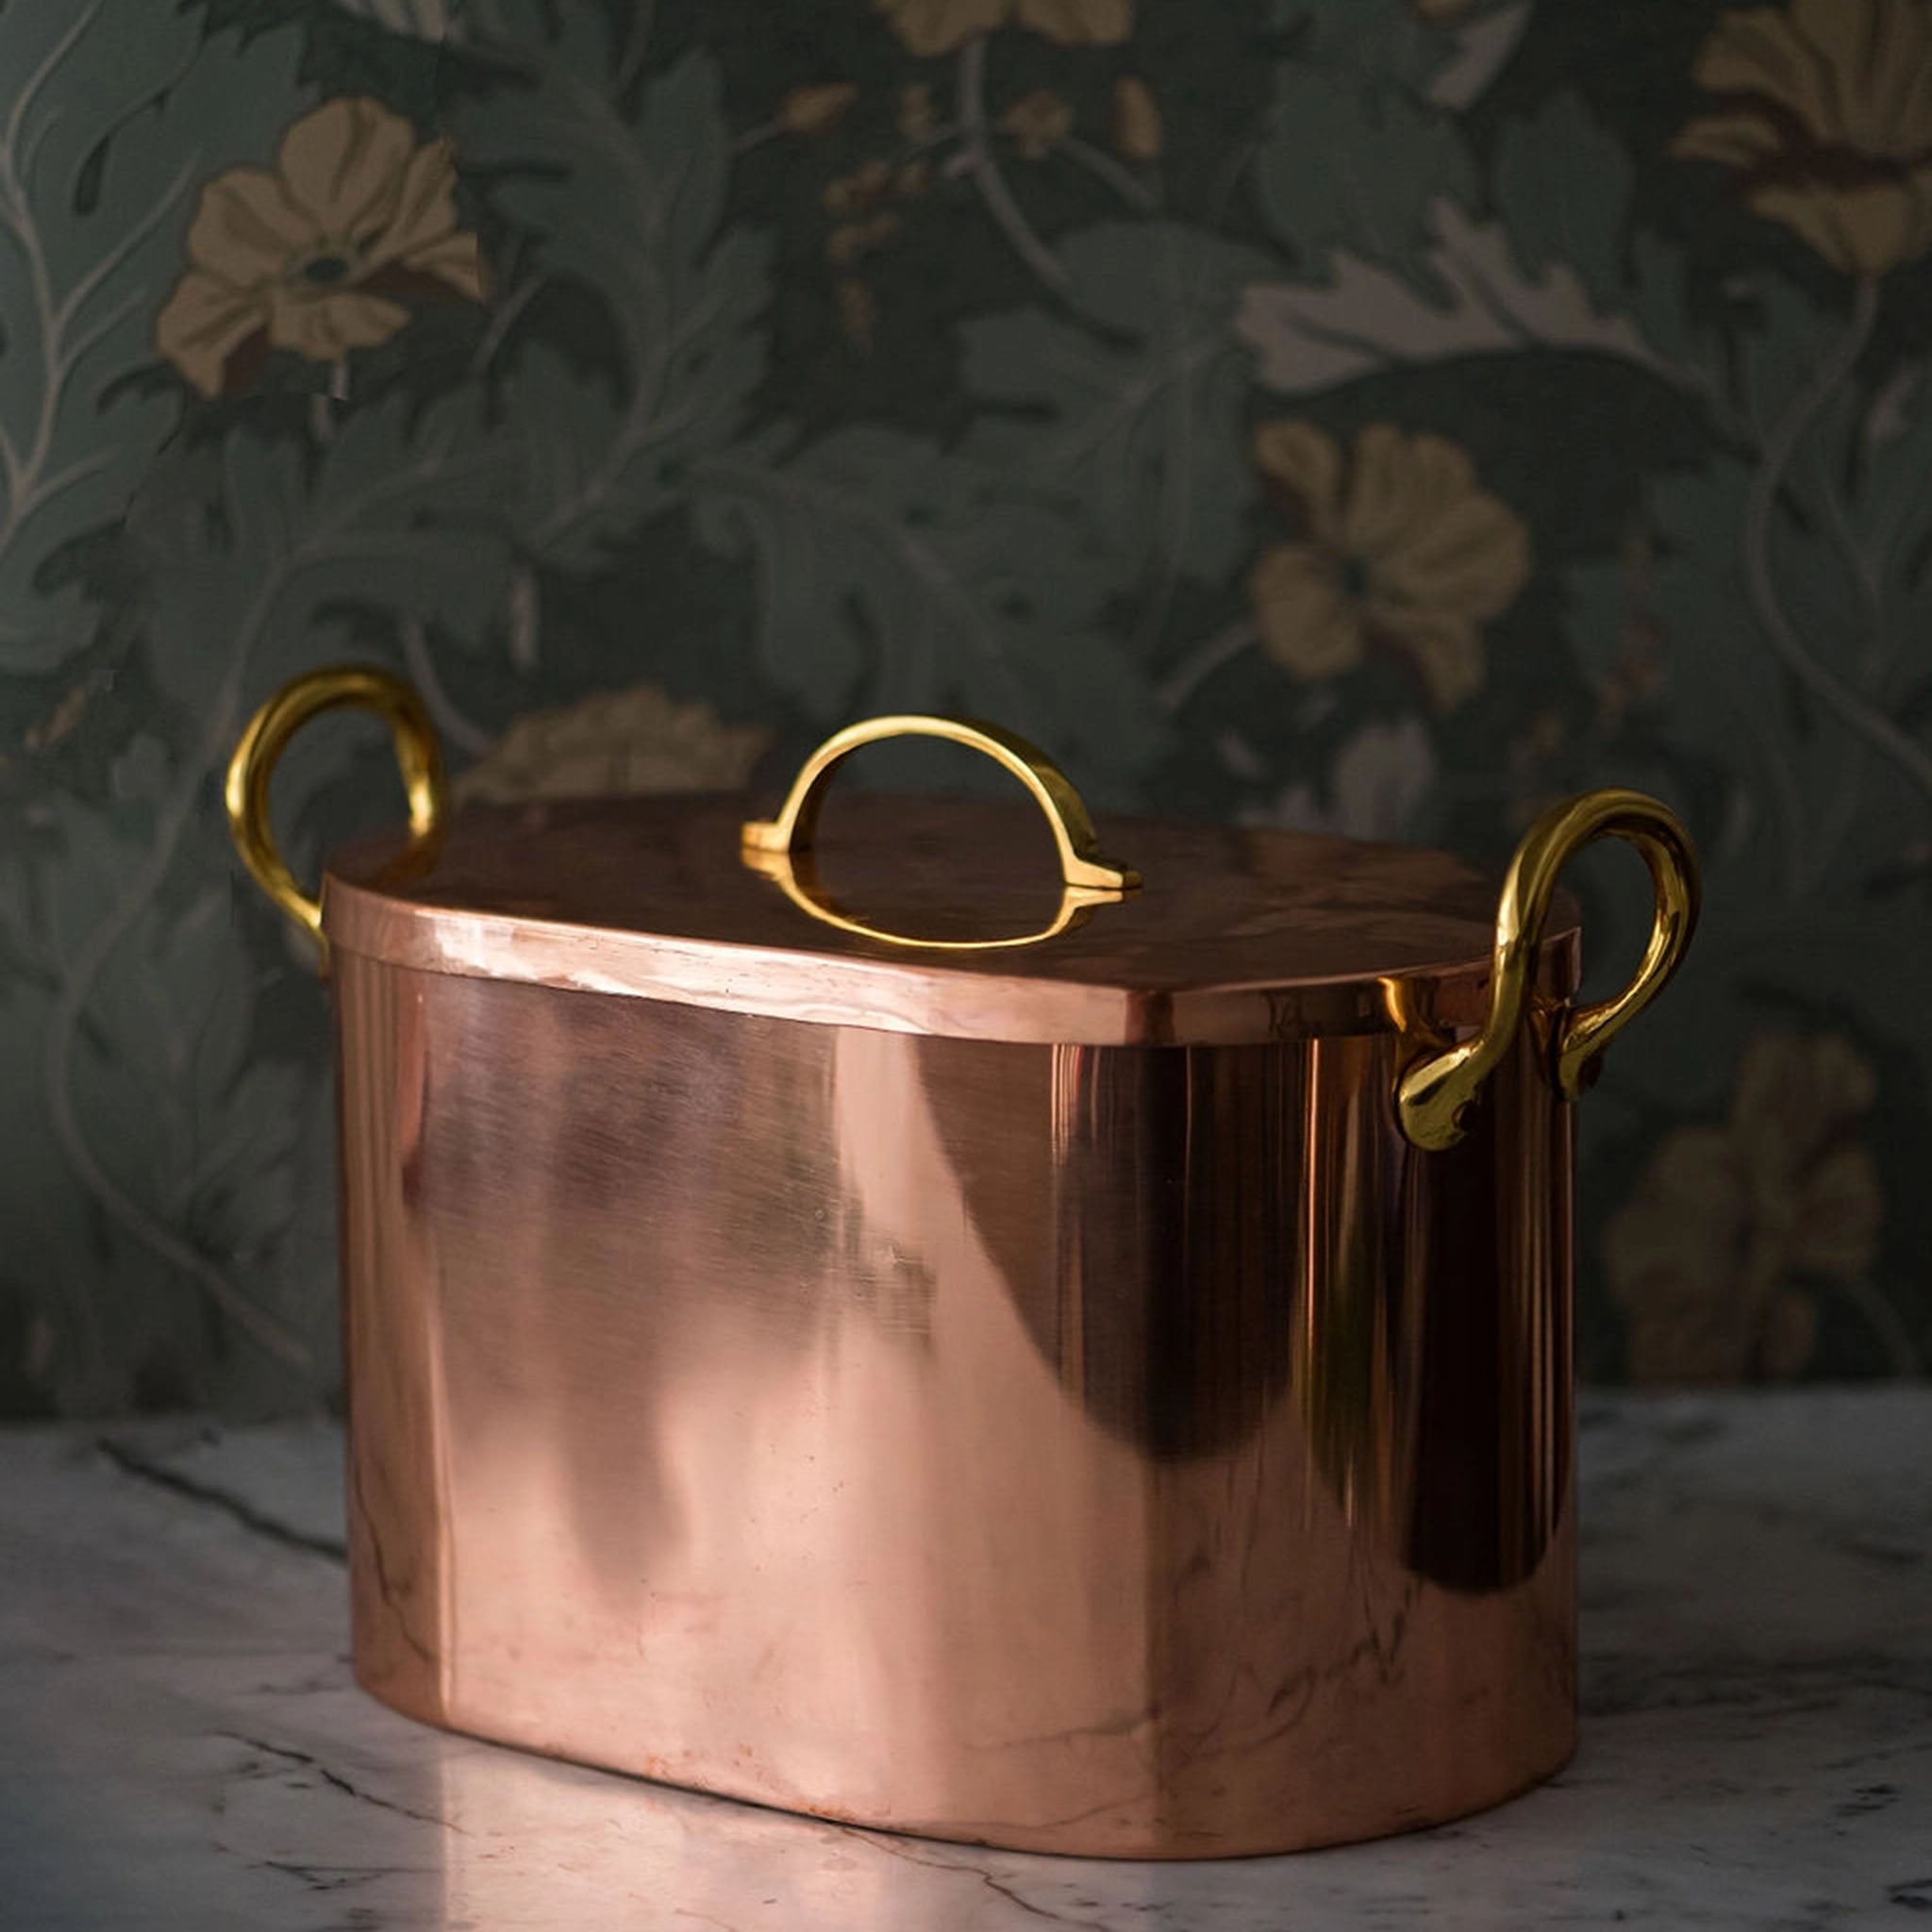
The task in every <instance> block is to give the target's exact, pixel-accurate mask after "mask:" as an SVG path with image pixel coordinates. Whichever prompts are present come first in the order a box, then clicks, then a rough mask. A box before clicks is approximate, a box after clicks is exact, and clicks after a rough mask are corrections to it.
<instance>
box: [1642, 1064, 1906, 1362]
mask: <svg viewBox="0 0 1932 1932" xmlns="http://www.w3.org/2000/svg"><path fill="white" fill-rule="evenodd" d="M1877 1086H1878V1083H1877V1077H1876V1075H1875V1074H1874V1072H1873V1070H1872V1067H1871V1064H1870V1063H1869V1062H1868V1061H1867V1060H1866V1059H1865V1058H1864V1057H1863V1056H1862V1055H1861V1054H1860V1053H1859V1052H1858V1051H1857V1048H1856V1047H1855V1046H1853V1045H1852V1044H1851V1042H1850V1041H1847V1040H1844V1039H1842V1038H1840V1037H1839V1036H1838V1035H1836V1034H1825V1035H1822V1036H1817V1037H1812V1038H1803V1037H1800V1036H1798V1035H1795V1034H1790V1033H1783V1032H1777V1033H1766V1034H1761V1035H1759V1036H1758V1038H1757V1040H1755V1041H1752V1043H1751V1045H1750V1046H1749V1048H1748V1049H1746V1051H1745V1054H1744V1058H1743V1060H1742V1062H1741V1064H1740V1068H1739V1072H1738V1083H1737V1087H1736V1090H1735V1091H1734V1092H1733V1095H1732V1099H1731V1109H1730V1118H1729V1119H1728V1120H1727V1121H1726V1122H1725V1123H1724V1124H1723V1125H1721V1126H1694V1127H1679V1128H1677V1129H1676V1130H1675V1131H1674V1133H1671V1134H1668V1135H1666V1136H1665V1137H1664V1139H1663V1141H1661V1142H1660V1143H1659V1144H1658V1146H1657V1152H1656V1153H1655V1154H1654V1155H1653V1156H1652V1158H1651V1161H1650V1165H1649V1166H1648V1167H1647V1168H1646V1169H1645V1170H1644V1174H1643V1178H1642V1179H1641V1181H1640V1182H1639V1183H1638V1185H1637V1189H1636V1191H1635V1192H1634V1193H1633V1194H1632V1195H1631V1197H1630V1199H1629V1200H1628V1201H1626V1202H1625V1203H1624V1207H1623V1208H1621V1209H1620V1210H1619V1211H1618V1212H1617V1214H1616V1215H1615V1216H1614V1217H1613V1218H1612V1219H1611V1221H1610V1224H1609V1226H1608V1228H1607V1230H1606V1233H1605V1236H1604V1262H1605V1266H1606V1269H1607V1274H1608V1277H1609V1289H1610V1294H1611V1296H1612V1298H1613V1299H1614V1300H1615V1301H1616V1302H1617V1304H1618V1306H1619V1307H1622V1308H1623V1309H1624V1313H1625V1315H1626V1316H1627V1317H1628V1318H1629V1323H1630V1374H1631V1375H1632V1377H1633V1378H1634V1379H1635V1380H1637V1381H1640V1382H1674V1381H1697V1382H1732V1381H1738V1380H1740V1379H1742V1378H1745V1377H1757V1376H1774V1377H1783V1376H1789V1375H1795V1374H1798V1373H1799V1372H1800V1371H1801V1370H1803V1368H1804V1367H1805V1365H1806V1363H1807V1361H1808V1360H1809V1359H1810V1356H1811V1349H1812V1345H1813V1342H1814V1341H1815V1339H1816V1334H1817V1326H1818V1317H1817V1310H1816V1308H1815V1307H1814V1305H1813V1303H1812V1300H1811V1297H1810V1295H1809V1294H1808V1293H1807V1292H1806V1291H1805V1290H1804V1288H1803V1287H1802V1286H1801V1285H1800V1282H1801V1278H1802V1277H1803V1276H1806V1275H1811V1276H1822V1277H1823V1278H1824V1279H1826V1280H1829V1281H1837V1282H1840V1283H1847V1284H1850V1283H1856V1282H1858V1281H1860V1280H1861V1279H1862V1278H1863V1276H1864V1275H1865V1274H1866V1272H1867V1271H1868V1270H1869V1269H1870V1268H1871V1266H1872V1262H1873V1258H1874V1256H1875V1254H1876V1253H1877V1249H1878V1229H1879V1224H1880V1221H1881V1219H1882V1218H1883V1214H1884V1207H1885V1203H1884V1196H1883V1194H1882V1192H1881V1191H1880V1187H1879V1180H1878V1166H1877V1162H1876V1161H1875V1160H1874V1158H1873V1154H1872V1149H1871V1148H1870V1147H1869V1146H1868V1145H1867V1144H1866V1143H1865V1141H1864V1140H1863V1138H1862V1133H1861V1121H1862V1118H1863V1116H1864V1115H1865V1114H1866V1113H1867V1112H1868V1111H1869V1110H1870V1108H1871V1106H1872V1103H1873V1100H1874V1097H1875V1096H1876V1093H1877Z"/></svg>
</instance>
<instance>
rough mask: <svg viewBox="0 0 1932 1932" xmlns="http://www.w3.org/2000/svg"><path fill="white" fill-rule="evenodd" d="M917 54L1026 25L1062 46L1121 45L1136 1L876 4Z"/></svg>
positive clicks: (899, 0) (892, 0)
mask: <svg viewBox="0 0 1932 1932" xmlns="http://www.w3.org/2000/svg"><path fill="white" fill-rule="evenodd" d="M873 5H874V7H875V8H877V9H878V11H879V12H881V13H883V14H884V15H885V16H886V17H887V18H888V19H889V20H890V21H891V24H892V31H893V32H894V33H895V34H897V35H898V36H899V38H900V39H901V40H902V41H903V42H905V43H906V45H907V46H908V47H909V48H910V49H911V51H912V52H913V53H915V54H949V53H951V52H952V51H953V50H954V48H956V47H963V46H964V45H965V44H966V42H968V41H974V40H977V39H978V38H979V37H980V35H981V34H990V33H996V32H997V31H998V30H999V29H1000V28H1001V27H1003V26H1021V27H1025V28H1027V29H1028V30H1029V31H1031V32H1033V33H1036V34H1039V35H1040V36H1041V38H1042V39H1045V40H1049V41H1056V42H1058V43H1059V44H1060V45H1061V46H1063V47H1112V46H1118V45H1119V44H1120V42H1123V41H1124V40H1125V39H1126V38H1127V36H1128V35H1129V34H1131V33H1132V32H1133V30H1134V4H1133V0H873Z"/></svg>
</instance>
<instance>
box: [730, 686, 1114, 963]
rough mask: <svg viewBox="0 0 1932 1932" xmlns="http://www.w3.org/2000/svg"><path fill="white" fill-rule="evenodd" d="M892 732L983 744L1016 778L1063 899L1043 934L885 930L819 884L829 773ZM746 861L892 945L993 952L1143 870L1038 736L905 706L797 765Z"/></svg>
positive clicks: (755, 831) (753, 831)
mask: <svg viewBox="0 0 1932 1932" xmlns="http://www.w3.org/2000/svg"><path fill="white" fill-rule="evenodd" d="M891 738H938V739H942V740H943V741H945V742H946V743H948V744H962V745H965V746H966V747H967V748H968V749H969V750H972V751H977V752H983V753H984V754H985V755H986V756H987V757H988V758H991V759H992V760H993V761H994V762H995V763H996V764H998V765H1000V766H1002V767H1003V768H1004V769H1005V770H1006V771H1008V772H1009V773H1010V774H1012V775H1013V776H1014V777H1015V778H1017V779H1019V781H1020V783H1021V784H1022V785H1024V787H1025V788H1026V790H1027V791H1028V792H1029V793H1031V795H1032V797H1033V799H1034V801H1035V802H1036V803H1037V804H1038V805H1039V807H1040V808H1041V811H1042V812H1043V813H1044V814H1045V817H1046V823H1047V827H1048V829H1049V830H1050V831H1051V832H1052V833H1053V841H1054V847H1055V850H1056V851H1057V852H1058V855H1059V862H1060V881H1061V891H1060V904H1059V909H1058V912H1057V913H1056V915H1055V916H1054V918H1053V920H1052V921H1051V922H1050V923H1049V924H1047V925H1045V926H1044V927H1042V928H1041V930H1040V931H1039V932H1032V933H1025V934H1022V935H1020V936H1019V937H1017V938H1013V939H1003V940H931V939H919V938H915V937H913V936H912V935H910V934H908V933H895V932H888V931H885V930H884V929H882V928H880V927H878V926H873V925H867V924H864V923H863V922H862V921H860V920H857V919H854V918H852V917H850V916H849V915H848V914H846V913H844V912H841V910H840V909H839V908H837V907H836V906H834V905H833V904H832V903H831V901H830V900H829V899H827V898H826V897H825V896H824V893H823V892H822V891H820V890H819V887H818V883H817V880H816V878H815V876H814V874H813V873H812V869H811V862H810V854H811V845H812V840H813V838H814V836H815V834H816V832H817V830H818V816H819V808H820V806H821V804H822V803H823V802H824V789H825V785H826V782H827V780H828V779H829V778H830V776H831V774H832V771H833V769H834V767H836V766H837V765H838V764H839V763H840V762H841V759H844V758H848V757H850V756H851V754H852V753H854V752H855V751H858V749H859V748H860V747H861V746H862V745H868V744H878V743H880V742H882V741H885V740H887V739H891ZM741 856H742V858H743V859H744V862H745V864H746V865H748V866H750V867H751V868H752V869H753V870H754V871H756V872H760V873H763V874H765V875H766V876H767V877H768V878H770V879H772V880H774V882H775V883H776V884H777V886H778V887H779V888H780V890H781V891H783V892H784V893H785V895H786V897H787V898H789V899H790V900H791V902H792V904H793V905H795V906H797V907H798V908H800V909H801V910H802V911H805V912H808V913H809V914H810V915H811V916H812V917H813V918H814V919H817V920H820V921H822V922H823V923H824V924H827V925H831V926H836V927H837V928H838V929H839V930H840V931H841V932H850V933H856V934H858V936H859V937H860V938H862V939H870V940H881V941H886V942H888V943H889V944H891V945H896V946H917V947H924V948H927V949H930V950H933V951H940V952H988V951H992V950H994V949H997V948H1001V947H1007V946H1022V945H1037V944H1038V943H1039V942H1040V941H1041V940H1048V939H1052V938H1053V937H1054V936H1055V935H1056V934H1057V933H1062V932H1065V931H1066V930H1067V929H1068V928H1069V927H1070V926H1074V925H1077V924H1080V922H1081V921H1082V920H1084V919H1086V918H1087V917H1088V915H1089V914H1090V913H1091V910H1092V908H1094V907H1095V906H1099V905H1105V904H1106V903H1108V901H1109V900H1115V899H1123V898H1124V897H1126V895H1127V894H1128V893H1129V892H1135V891H1139V890H1140V887H1141V875H1140V874H1139V873H1137V872H1135V871H1134V870H1133V869H1132V868H1131V867H1130V866H1124V865H1116V864H1115V863H1114V862H1113V861H1112V860H1111V859H1109V858H1105V857H1104V856H1103V855H1102V853H1101V849H1100V836H1099V834H1098V833H1097V832H1095V830H1094V829H1093V821H1092V818H1091V816H1090V815H1089V813H1088V810H1087V806H1086V802H1085V801H1084V800H1083V799H1082V798H1081V796H1080V794H1079V793H1078V792H1077V791H1074V786H1073V782H1072V780H1070V779H1069V778H1068V776H1067V774H1065V773H1064V772H1062V771H1061V770H1060V768H1059V767H1058V765H1057V764H1055V763H1054V761H1053V759H1052V758H1049V757H1048V756H1047V755H1046V753H1045V752H1043V751H1041V748H1040V747H1039V746H1038V745H1037V744H1033V743H1031V742H1029V741H1027V740H1026V739H1024V738H1022V737H1021V736H1020V735H1019V734H1018V733H1017V732H1013V731H1008V730H1007V729H1005V728H1004V727H1003V726H1001V725H998V724H985V723H983V722H982V721H980V720H977V719H968V718H944V717H935V716H929V715H926V714H924V713H920V712H899V713H894V714H891V715H889V716H886V717H881V718H868V719H865V720H864V721H863V722H861V723H859V724H848V725H846V727H845V728H844V729H843V730H842V731H835V732H834V733H833V734H832V736H831V737H830V738H828V739H826V740H825V741H824V743H823V744H822V745H820V746H819V748H818V749H817V750H816V751H815V752H813V753H812V755H811V756H810V757H809V758H807V759H806V761H805V763H804V764H803V765H802V766H801V767H800V768H799V773H798V776H797V777H796V778H794V779H793V780H792V781H791V791H790V792H789V793H788V794H787V796H786V799H785V803H784V805H783V807H782V808H780V810H779V812H778V816H777V817H776V818H774V819H754V820H750V821H747V822H746V824H745V825H744V827H743V830H742V832H741Z"/></svg>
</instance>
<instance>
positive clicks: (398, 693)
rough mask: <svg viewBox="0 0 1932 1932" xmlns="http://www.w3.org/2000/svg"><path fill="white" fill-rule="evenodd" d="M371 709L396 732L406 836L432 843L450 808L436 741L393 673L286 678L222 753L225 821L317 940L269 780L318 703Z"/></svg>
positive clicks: (260, 874) (265, 880)
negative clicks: (283, 846)
mask: <svg viewBox="0 0 1932 1932" xmlns="http://www.w3.org/2000/svg"><path fill="white" fill-rule="evenodd" d="M344 708H350V709H355V710H360V711H374V712H375V714H376V715H377V716H378V717H379V718H381V719H382V720H383V721H384V723H386V724H388V726H389V728H390V735H391V738H393V739H394V740H395V747H396V763H397V765H398V766H399V767H400V768H401V770H402V774H403V787H404V790H405V791H407V792H408V799H409V838H410V843H411V844H412V845H413V846H416V847H418V848H421V847H424V846H426V845H428V844H430V843H431V842H432V841H434V840H435V839H436V838H437V837H438V836H439V835H440V833H441V829H442V822H443V820H444V818H445V817H446V815H447V813H448V809H449V786H448V781H447V779H446V778H445V777H444V775H443V769H442V747H441V744H439V743H438V742H437V737H436V726H435V725H434V724H432V723H431V722H430V718H429V713H428V711H427V710H426V709H425V708H424V704H423V700H422V699H421V698H420V697H418V696H417V695H416V692H415V691H414V690H413V689H412V688H411V687H410V686H409V685H408V684H406V683H404V682H403V680H402V679H401V678H400V677H397V676H396V675H394V674H393V673H391V672H388V671H384V670H382V669H380V668H379V667H377V666H375V665H370V664H330V665H325V666H324V667H323V668H322V669H321V670H319V671H311V672H309V673H308V675H306V676H302V677H297V678H293V679H291V681H290V682H289V683H287V684H285V685H284V686H283V687H282V688H281V690H280V691H276V692H275V696H274V697H272V698H270V699H269V701H268V702H267V703H266V704H265V705H263V706H262V708H260V710H258V712H256V714H255V716H254V717H252V718H251V719H250V720H249V721H248V728H247V729H246V730H245V731H243V732H242V739H241V742H240V743H238V744H237V745H236V747H235V756H234V757H233V758H230V759H229V760H228V780H227V788H226V793H225V796H226V799H227V806H228V829H229V830H230V831H231V832H232V833H233V834H234V838H235V849H236V850H237V851H238V852H239V853H241V855H242V864H244V865H245V866H246V867H247V868H248V870H249V871H250V872H251V873H252V874H254V875H255V882H256V883H257V884H258V886H259V887H260V888H261V890H262V891H264V892H266V893H267V894H268V895H269V897H270V898H271V899H273V900H274V901H275V904H276V905H277V906H279V907H280V908H281V909H282V910H283V911H284V912H286V913H287V914H288V915H289V917H290V918H291V919H292V920H293V921H294V922H295V924H297V925H299V926H301V927H302V928H303V930H304V931H306V932H307V933H308V934H309V935H310V936H311V937H312V938H313V939H314V941H315V942H316V944H317V946H319V947H322V948H323V958H324V962H325V963H326V960H327V949H326V947H325V944H324V941H323V936H322V902H321V901H320V900H319V899H311V898H310V897H309V896H308V893H306V892H305V891H303V890H302V888H301V887H300V886H298V885H297V884H296V883H295V876H294V874H292V873H291V872H290V870H289V868H288V865H287V864H286V863H285V862H284V860H283V858H282V855H281V852H280V849H279V848H278V847H277V846H276V844H275V827H274V826H273V825H272V824H270V822H269V797H268V792H269V780H270V779H271V778H272V777H273V776H274V775H275V763H276V761H277V760H278V759H279V758H280V757H281V755H282V753H283V752H284V751H285V750H286V749H287V748H288V744H289V741H290V740H291V738H293V737H294V735H295V734H296V732H298V731H299V730H301V728H302V727H303V725H305V724H308V721H309V720H310V719H311V718H314V717H317V716H319V715H320V714H321V713H322V712H324V711H335V710H341V709H344Z"/></svg>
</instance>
